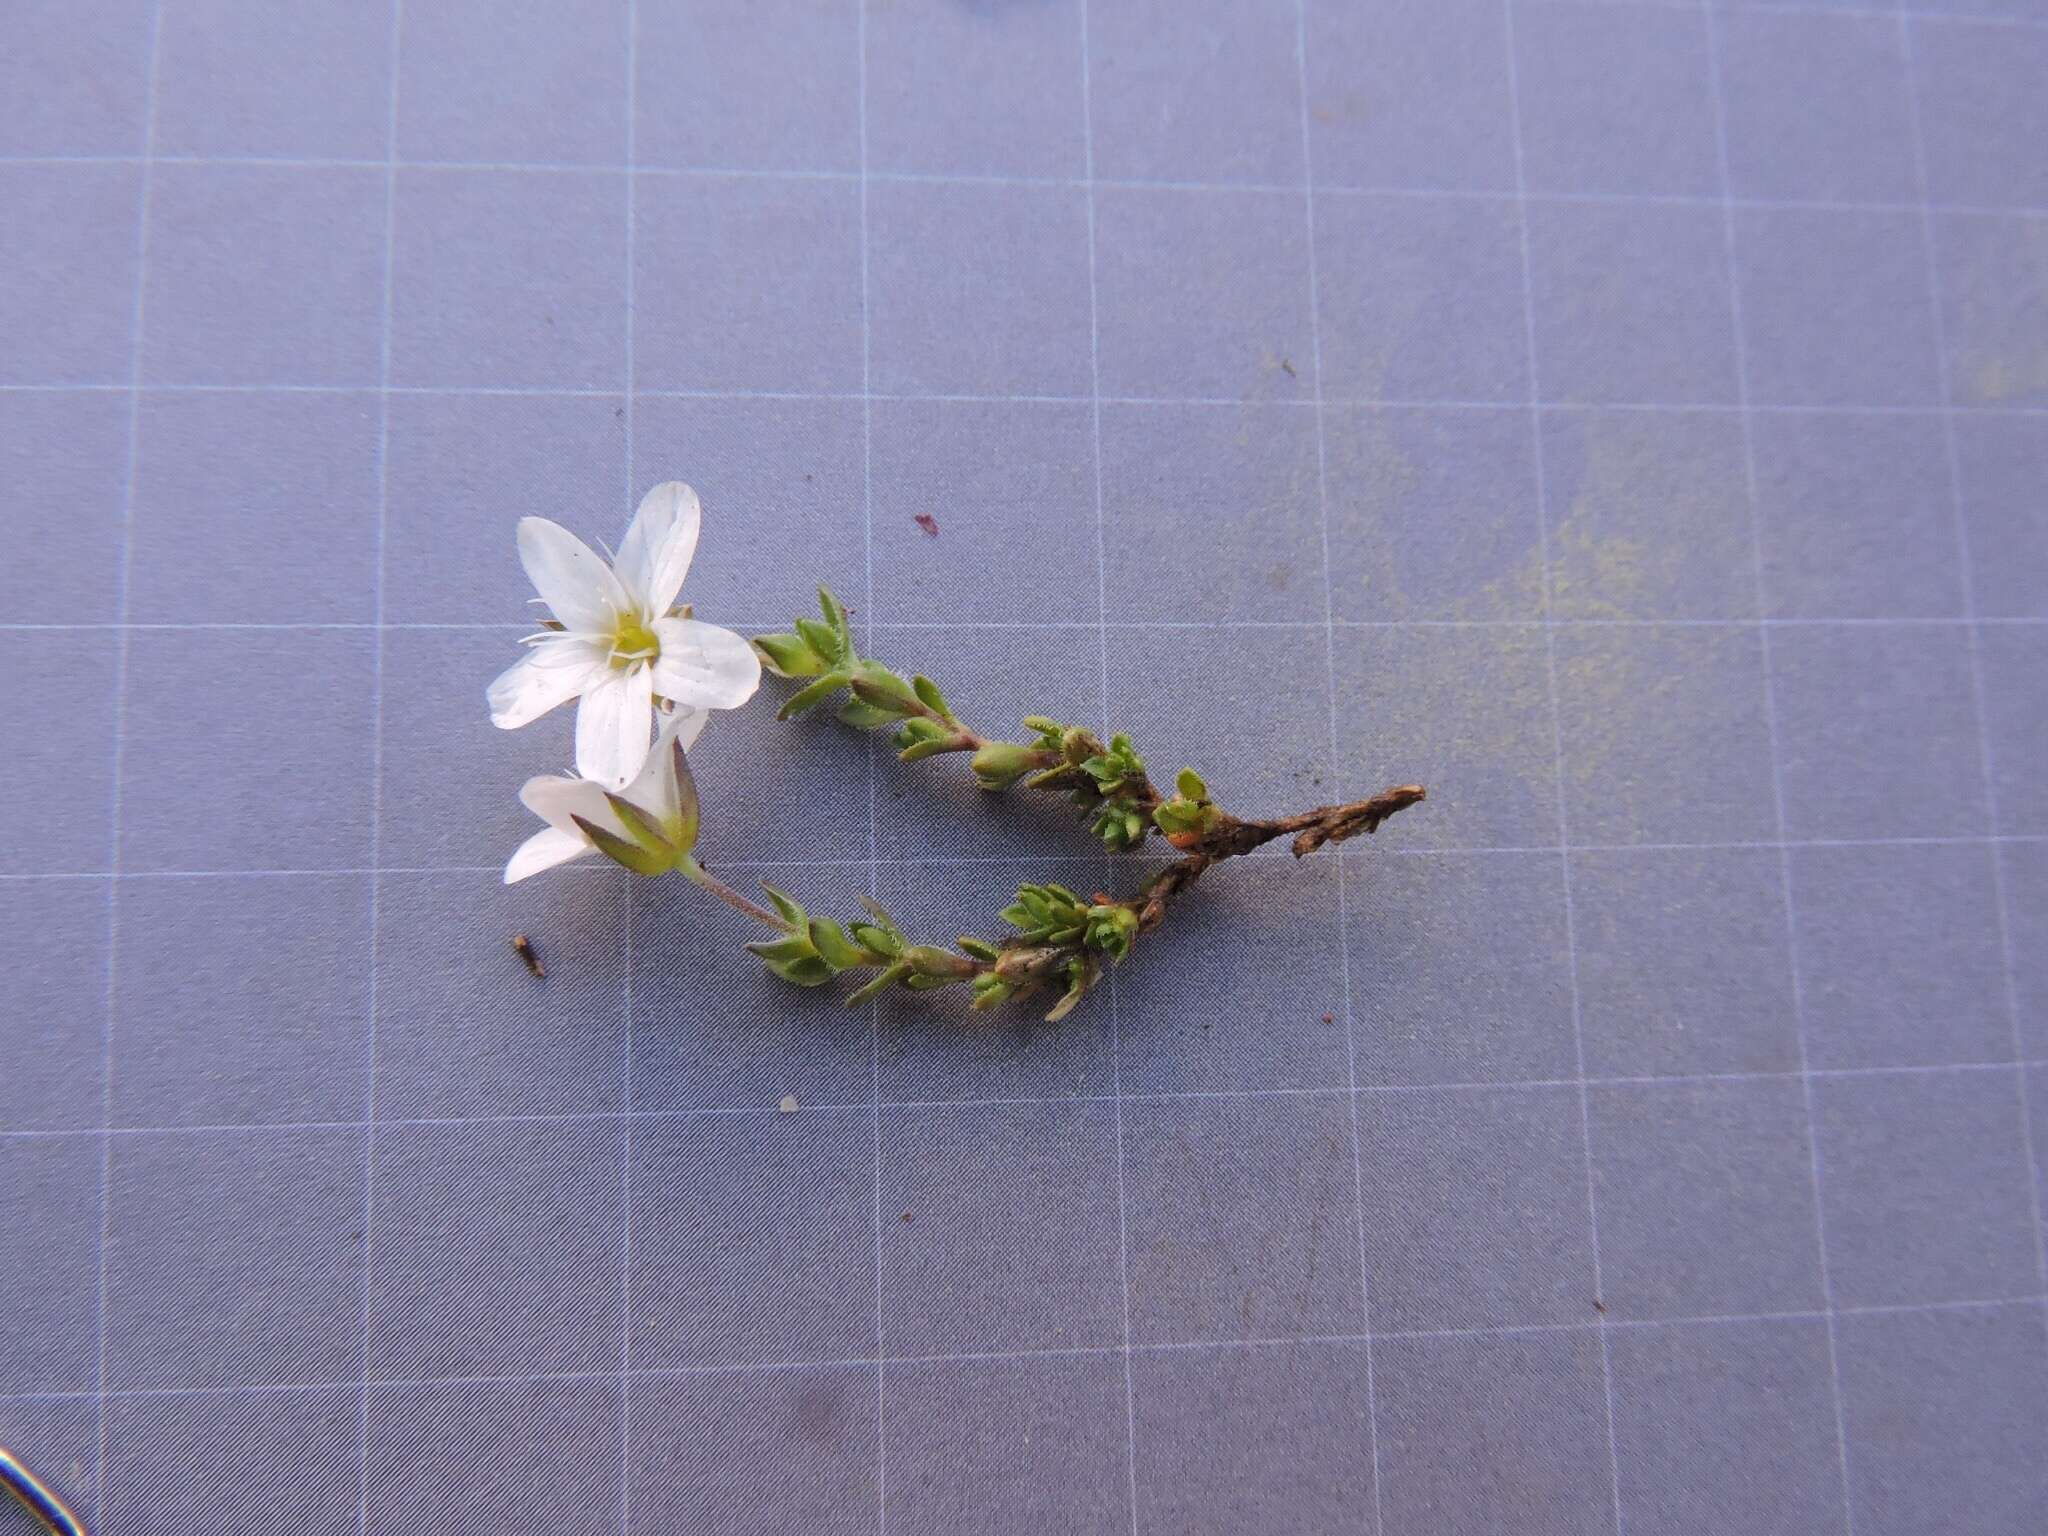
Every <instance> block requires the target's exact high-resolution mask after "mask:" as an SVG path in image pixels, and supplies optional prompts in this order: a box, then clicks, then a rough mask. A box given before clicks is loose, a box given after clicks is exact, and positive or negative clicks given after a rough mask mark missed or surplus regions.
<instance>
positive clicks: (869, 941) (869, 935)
mask: <svg viewBox="0 0 2048 1536" xmlns="http://www.w3.org/2000/svg"><path fill="white" fill-rule="evenodd" d="M853 937H854V942H855V943H857V944H859V945H860V947H861V948H862V949H865V950H867V951H868V952H869V953H870V954H876V955H880V956H882V957H883V958H884V959H894V958H895V957H896V956H898V955H900V954H902V953H903V935H902V934H900V933H896V932H893V931H892V930H890V929H887V928H878V927H876V926H875V925H874V924H873V923H855V924H854V925H853Z"/></svg>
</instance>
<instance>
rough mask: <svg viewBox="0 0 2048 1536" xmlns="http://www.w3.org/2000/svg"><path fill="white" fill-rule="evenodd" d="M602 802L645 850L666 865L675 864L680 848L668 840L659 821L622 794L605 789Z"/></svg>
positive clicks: (671, 865)
mask: <svg viewBox="0 0 2048 1536" xmlns="http://www.w3.org/2000/svg"><path fill="white" fill-rule="evenodd" d="M604 803H605V804H606V805H608V806H610V807H611V808H612V814H613V815H614V816H616V817H618V818H619V820H620V821H622V822H624V823H625V824H626V830H627V831H628V832H630V833H631V834H632V836H633V841H634V842H636V843H638V844H639V845H640V846H641V847H642V848H644V849H646V850H647V852H649V853H651V854H653V855H654V856H655V857H657V858H659V859H661V860H662V861H663V862H664V863H665V864H666V865H667V866H668V867H670V868H673V867H674V866H675V861H676V855H677V854H678V853H679V852H681V851H682V850H680V849H678V848H677V847H676V846H675V844H673V843H671V842H670V841H669V840H668V834H667V833H665V832H663V831H662V830H661V826H660V824H659V823H657V822H656V821H655V819H654V818H653V817H652V816H650V815H648V814H647V813H646V812H645V811H643V810H641V809H640V807H639V806H637V805H635V804H634V803H633V802H632V801H630V800H628V799H627V798H626V797H625V796H624V795H617V794H613V793H612V792H611V791H610V790H606V791H605V796H604Z"/></svg>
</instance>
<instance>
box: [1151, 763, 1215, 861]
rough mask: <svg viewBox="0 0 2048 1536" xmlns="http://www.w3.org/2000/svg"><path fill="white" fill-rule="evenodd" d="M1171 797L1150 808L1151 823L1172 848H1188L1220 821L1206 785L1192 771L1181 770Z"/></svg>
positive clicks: (1188, 769)
mask: <svg viewBox="0 0 2048 1536" xmlns="http://www.w3.org/2000/svg"><path fill="white" fill-rule="evenodd" d="M1174 790H1175V793H1174V796H1173V798H1172V799H1170V800H1162V801H1160V803H1159V804H1158V805H1156V806H1154V807H1153V808H1152V821H1153V824H1154V825H1155V826H1157V827H1158V828H1159V830H1160V831H1161V832H1162V833H1164V834H1165V836H1166V840H1167V841H1168V842H1169V843H1171V844H1173V846H1174V847H1176V848H1191V847H1193V846H1194V845H1195V844H1197V843H1199V842H1200V841H1201V840H1202V838H1203V837H1204V836H1206V835H1207V834H1208V833H1209V832H1210V831H1211V830H1212V829H1213V828H1214V827H1215V826H1216V824H1217V823H1218V822H1219V821H1221V820H1222V819H1223V812H1222V811H1220V810H1218V809H1217V808H1216V804H1215V802H1214V801H1212V800H1211V799H1210V798H1209V786H1208V785H1206V784H1204V783H1203V782H1202V776H1201V775H1200V774H1199V773H1197V772H1195V770H1194V769H1192V768H1183V769H1181V771H1180V777H1179V778H1178V779H1176V780H1175V781H1174Z"/></svg>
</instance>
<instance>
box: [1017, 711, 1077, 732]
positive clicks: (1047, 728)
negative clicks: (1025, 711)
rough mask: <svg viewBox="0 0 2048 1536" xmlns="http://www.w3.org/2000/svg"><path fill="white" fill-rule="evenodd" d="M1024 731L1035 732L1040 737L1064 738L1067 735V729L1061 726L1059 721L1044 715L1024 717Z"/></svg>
mask: <svg viewBox="0 0 2048 1536" xmlns="http://www.w3.org/2000/svg"><path fill="white" fill-rule="evenodd" d="M1024 729H1025V730H1027V731H1036V732H1038V734H1039V735H1041V736H1064V735H1066V733H1067V728H1066V727H1065V726H1064V725H1061V724H1060V723H1059V721H1057V720H1053V719H1049V718H1047V717H1046V716H1044V715H1026V716H1025V717H1024Z"/></svg>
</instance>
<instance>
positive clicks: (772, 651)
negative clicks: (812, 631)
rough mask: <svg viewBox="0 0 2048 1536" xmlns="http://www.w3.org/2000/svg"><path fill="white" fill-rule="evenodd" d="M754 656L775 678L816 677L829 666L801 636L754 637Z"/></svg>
mask: <svg viewBox="0 0 2048 1536" xmlns="http://www.w3.org/2000/svg"><path fill="white" fill-rule="evenodd" d="M754 654H755V655H757V656H759V657H760V658H761V665H762V666H764V667H766V668H767V669H768V670H769V671H770V672H773V673H774V674H775V675H776V676H777V677H816V676H817V675H818V674H819V673H820V672H823V671H824V670H825V668H826V667H827V666H828V665H830V663H828V662H827V661H826V660H825V658H824V657H822V656H820V655H819V654H818V653H817V652H816V651H814V650H812V649H811V647H810V646H809V645H807V644H806V643H805V642H804V638H803V636H801V635H756V636H755V637H754Z"/></svg>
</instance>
